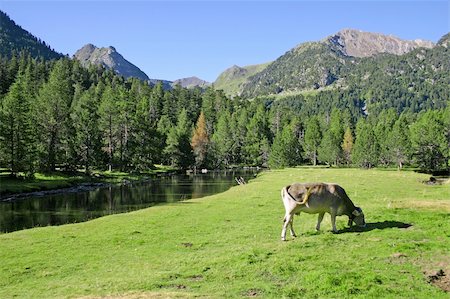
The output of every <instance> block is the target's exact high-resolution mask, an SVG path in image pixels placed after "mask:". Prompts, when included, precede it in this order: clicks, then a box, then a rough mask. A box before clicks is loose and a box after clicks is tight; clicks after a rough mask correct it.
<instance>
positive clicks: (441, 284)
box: [424, 269, 450, 292]
mask: <svg viewBox="0 0 450 299" xmlns="http://www.w3.org/2000/svg"><path fill="white" fill-rule="evenodd" d="M424 274H425V275H426V277H427V281H428V283H431V284H433V285H435V286H437V287H438V288H440V289H441V290H443V291H445V292H450V276H449V275H448V273H445V271H444V270H443V269H439V270H437V271H433V272H428V273H427V272H425V273H424Z"/></svg>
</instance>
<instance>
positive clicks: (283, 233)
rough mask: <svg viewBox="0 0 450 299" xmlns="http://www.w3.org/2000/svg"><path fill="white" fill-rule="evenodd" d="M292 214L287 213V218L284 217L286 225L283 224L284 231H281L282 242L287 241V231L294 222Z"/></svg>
mask: <svg viewBox="0 0 450 299" xmlns="http://www.w3.org/2000/svg"><path fill="white" fill-rule="evenodd" d="M292 216H293V215H291V214H289V213H287V214H286V216H284V220H283V221H284V223H283V229H282V230H281V241H286V229H287V227H288V225H290V223H291V220H292Z"/></svg>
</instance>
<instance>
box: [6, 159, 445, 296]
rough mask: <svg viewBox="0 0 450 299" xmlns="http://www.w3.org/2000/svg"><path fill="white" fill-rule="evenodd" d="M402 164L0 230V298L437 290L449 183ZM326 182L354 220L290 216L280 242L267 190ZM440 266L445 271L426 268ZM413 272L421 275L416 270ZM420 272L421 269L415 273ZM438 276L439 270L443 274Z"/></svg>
mask: <svg viewBox="0 0 450 299" xmlns="http://www.w3.org/2000/svg"><path fill="white" fill-rule="evenodd" d="M426 179H428V176H425V175H421V174H416V173H413V172H397V171H382V170H369V171H365V170H354V169H302V168H300V169H288V170H281V171H272V172H266V173H263V174H262V175H260V176H259V177H258V178H257V179H255V180H254V181H252V182H251V183H249V184H247V185H241V186H236V187H234V188H232V189H231V190H229V191H227V192H225V193H222V194H218V195H215V196H210V197H206V198H203V199H196V200H189V201H186V202H181V203H176V204H167V205H160V206H156V207H152V208H148V209H145V210H141V211H137V212H133V213H128V214H119V215H113V216H107V217H103V218H99V219H96V220H93V221H90V222H86V223H79V224H72V225H64V226H60V227H45V228H35V229H31V230H25V231H19V232H14V233H10V234H3V235H0V260H1V263H0V297H1V298H11V297H16V296H18V297H23V298H33V297H34V298H53V297H84V296H87V297H89V298H92V297H96V296H105V295H113V296H129V297H131V298H133V297H136V298H141V297H154V296H161V297H177V296H180V297H190V296H193V297H194V296H207V297H212V298H220V297H241V296H261V297H273V298H280V297H306V298H312V297H322V298H343V297H350V296H352V297H353V296H354V297H357V298H379V297H383V298H386V297H387V298H448V293H445V292H444V291H442V290H441V289H440V288H438V287H437V286H436V285H433V284H431V283H429V281H435V282H436V283H437V284H439V283H443V282H445V280H444V279H448V278H449V276H448V275H450V266H449V262H450V261H449V259H450V257H449V251H448V248H450V238H449V236H450V221H449V220H450V217H449V215H450V200H449V198H450V188H449V185H441V186H428V185H425V184H422V182H421V181H423V180H426ZM294 181H325V182H336V183H339V184H340V185H341V186H343V187H344V188H345V189H346V190H347V193H348V194H349V196H350V198H352V199H353V201H354V202H355V203H356V204H357V205H359V206H361V207H362V208H363V210H364V212H365V214H366V221H367V222H368V226H367V228H366V229H365V231H362V232H356V231H345V230H343V229H344V228H345V225H346V222H347V219H346V218H345V217H338V221H337V227H338V229H341V230H343V231H342V233H340V234H332V233H331V232H330V229H331V227H330V219H329V216H328V215H327V216H326V217H325V219H324V221H323V224H322V232H320V233H315V232H314V227H315V222H316V219H317V216H316V215H306V214H302V215H301V216H297V218H296V220H295V224H294V225H295V227H296V228H297V233H298V234H299V236H298V237H297V238H296V239H295V240H292V239H291V238H289V240H290V241H288V242H281V241H280V231H281V224H282V222H281V220H282V218H283V213H284V210H283V207H282V203H281V200H280V195H279V190H280V189H281V188H282V187H283V186H284V185H286V184H289V183H291V182H294ZM441 269H442V270H443V271H444V273H446V275H447V276H442V275H435V276H436V279H433V277H432V275H433V274H436V271H438V270H441ZM424 273H425V274H424ZM427 276H430V277H428V278H427ZM447 282H448V281H447Z"/></svg>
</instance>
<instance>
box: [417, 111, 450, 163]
mask: <svg viewBox="0 0 450 299" xmlns="http://www.w3.org/2000/svg"><path fill="white" fill-rule="evenodd" d="M442 116H443V113H442V112H441V111H439V110H434V111H433V110H430V111H427V112H425V113H423V114H422V115H421V116H420V117H419V119H418V120H417V122H416V123H414V124H413V125H412V126H411V142H412V149H413V159H414V161H415V163H416V164H417V166H419V167H420V169H422V170H425V171H437V170H445V169H447V168H448V158H449V157H448V154H449V150H448V141H447V138H446V133H447V132H446V130H445V127H444V122H443V119H442Z"/></svg>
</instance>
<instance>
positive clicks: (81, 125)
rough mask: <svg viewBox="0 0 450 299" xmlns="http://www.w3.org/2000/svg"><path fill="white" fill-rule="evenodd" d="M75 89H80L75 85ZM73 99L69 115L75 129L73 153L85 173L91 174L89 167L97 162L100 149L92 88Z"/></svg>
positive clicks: (95, 103)
mask: <svg viewBox="0 0 450 299" xmlns="http://www.w3.org/2000/svg"><path fill="white" fill-rule="evenodd" d="M75 88H76V89H82V87H81V85H77V86H76V87H75ZM77 93H81V95H80V96H79V97H75V100H74V103H73V105H72V106H73V109H72V113H71V119H72V124H73V126H74V128H75V136H74V137H75V138H74V139H75V151H76V153H77V157H79V162H81V163H82V164H83V165H84V168H85V171H86V173H90V172H91V167H92V166H94V165H95V164H96V163H97V162H98V161H99V154H100V149H101V138H100V136H101V134H100V130H99V127H98V102H99V101H98V99H97V97H96V95H95V90H94V88H91V89H89V90H87V91H82V90H81V91H78V92H77V91H76V92H75V94H77Z"/></svg>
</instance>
